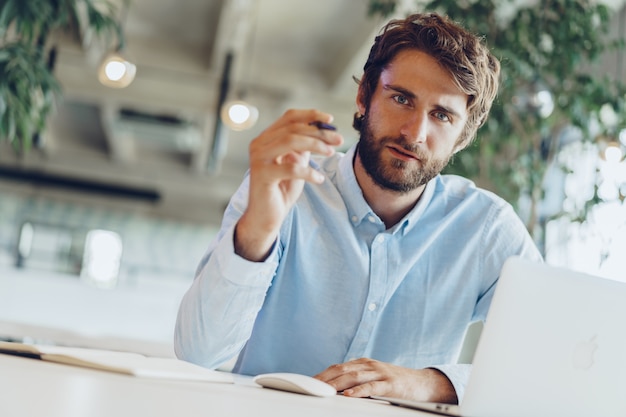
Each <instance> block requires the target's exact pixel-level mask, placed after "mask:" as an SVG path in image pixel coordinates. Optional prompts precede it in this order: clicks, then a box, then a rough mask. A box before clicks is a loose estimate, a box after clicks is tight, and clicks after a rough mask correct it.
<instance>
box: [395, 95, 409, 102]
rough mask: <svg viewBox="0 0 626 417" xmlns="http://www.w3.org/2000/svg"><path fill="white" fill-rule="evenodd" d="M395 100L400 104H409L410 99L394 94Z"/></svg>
mask: <svg viewBox="0 0 626 417" xmlns="http://www.w3.org/2000/svg"><path fill="white" fill-rule="evenodd" d="M394 100H396V102H398V103H399V104H408V102H409V100H408V99H407V98H406V97H405V96H394Z"/></svg>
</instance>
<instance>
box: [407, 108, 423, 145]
mask: <svg viewBox="0 0 626 417" xmlns="http://www.w3.org/2000/svg"><path fill="white" fill-rule="evenodd" d="M427 131H428V115H427V114H423V113H421V112H416V113H413V115H412V117H410V118H409V119H407V120H406V121H405V123H404V124H403V125H402V129H401V132H400V133H402V135H403V136H404V137H405V138H406V139H407V140H408V141H410V142H416V143H421V142H425V141H426V133H427Z"/></svg>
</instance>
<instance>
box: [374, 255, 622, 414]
mask: <svg viewBox="0 0 626 417" xmlns="http://www.w3.org/2000/svg"><path fill="white" fill-rule="evenodd" d="M625 318H626V283H623V282H617V281H611V280H608V279H603V278H599V277H595V276H591V275H587V274H583V273H580V272H574V271H571V270H568V269H565V268H557V267H553V266H550V265H547V264H541V263H532V262H529V261H525V260H523V259H520V258H517V257H514V258H511V259H509V260H507V262H506V263H505V265H504V267H503V269H502V273H501V275H500V281H499V283H498V287H497V288H496V291H495V294H494V298H493V301H492V304H491V308H490V310H489V313H488V315H487V320H486V323H485V327H484V330H483V332H482V336H481V337H480V340H479V342H478V347H477V350H476V354H475V356H474V361H473V368H472V373H471V375H470V379H469V381H468V383H467V388H466V390H465V397H464V399H463V401H462V402H461V405H460V406H459V407H457V406H450V405H445V404H434V403H419V402H414V401H404V400H396V399H391V398H386V400H388V401H389V402H391V403H392V404H396V405H401V406H405V407H411V408H415V409H419V410H428V411H431V412H436V413H440V414H445V415H461V416H463V417H502V416H507V417H528V416H532V417H556V416H568V417H591V416H598V417H599V416H602V417H624V416H626V399H625V398H626V397H625V394H626V382H625V381H626V379H625V375H626V359H625V354H626V331H624V328H625V326H624V320H625ZM377 398H378V399H383V398H382V397H377Z"/></svg>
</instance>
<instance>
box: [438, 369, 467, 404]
mask: <svg viewBox="0 0 626 417" xmlns="http://www.w3.org/2000/svg"><path fill="white" fill-rule="evenodd" d="M430 368H433V369H437V370H438V371H440V372H442V373H443V374H444V375H445V376H446V377H448V379H449V380H450V382H451V383H452V386H453V387H454V391H456V398H457V399H458V400H459V404H461V401H463V395H465V386H466V385H467V380H468V379H469V375H470V372H471V371H472V365H469V364H456V365H436V366H430Z"/></svg>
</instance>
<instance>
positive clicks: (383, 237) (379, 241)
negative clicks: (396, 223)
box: [376, 235, 385, 243]
mask: <svg viewBox="0 0 626 417" xmlns="http://www.w3.org/2000/svg"><path fill="white" fill-rule="evenodd" d="M384 241H385V236H383V235H378V236H376V242H378V243H383V242H384Z"/></svg>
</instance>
